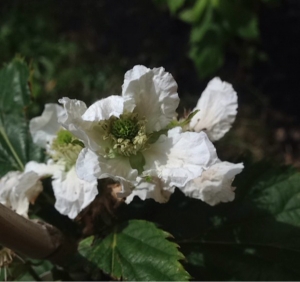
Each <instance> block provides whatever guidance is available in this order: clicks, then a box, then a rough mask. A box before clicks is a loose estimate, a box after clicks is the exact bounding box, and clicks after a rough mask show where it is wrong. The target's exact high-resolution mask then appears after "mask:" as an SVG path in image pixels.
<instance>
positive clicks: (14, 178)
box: [0, 171, 43, 217]
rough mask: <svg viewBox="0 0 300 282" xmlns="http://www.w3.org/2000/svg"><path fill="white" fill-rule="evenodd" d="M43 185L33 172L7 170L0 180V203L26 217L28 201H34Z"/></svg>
mask: <svg viewBox="0 0 300 282" xmlns="http://www.w3.org/2000/svg"><path fill="white" fill-rule="evenodd" d="M42 189H43V187H42V183H41V182H40V180H39V176H38V175H37V174H36V173H35V172H32V171H31V172H27V173H22V172H19V171H11V172H8V173H7V174H6V175H5V176H3V177H2V178H1V180H0V203H1V204H3V205H5V206H7V207H9V208H11V209H12V210H14V211H16V212H17V213H18V214H20V215H22V216H25V217H27V213H28V208H29V203H34V201H35V199H36V198H37V196H38V195H39V194H40V193H41V191H42Z"/></svg>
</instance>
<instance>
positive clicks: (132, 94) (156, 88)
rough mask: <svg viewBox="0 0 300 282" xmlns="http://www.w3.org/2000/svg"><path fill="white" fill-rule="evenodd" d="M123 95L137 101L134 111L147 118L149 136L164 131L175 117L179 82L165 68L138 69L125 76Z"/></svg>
mask: <svg viewBox="0 0 300 282" xmlns="http://www.w3.org/2000/svg"><path fill="white" fill-rule="evenodd" d="M122 96H123V97H124V98H125V99H129V100H131V99H133V100H134V101H135V105H136V108H135V109H134V112H137V113H138V114H139V116H140V117H145V118H146V119H147V121H148V122H147V125H146V130H147V132H148V133H149V132H153V131H159V130H161V129H163V128H165V127H166V126H167V125H168V124H169V123H170V121H171V120H172V119H173V117H174V116H176V109H177V107H178V104H179V97H178V94H177V83H176V82H175V80H174V78H173V77H172V75H171V74H170V73H168V72H165V69H164V68H155V69H152V70H151V69H148V68H146V67H144V66H135V67H134V68H133V69H132V70H130V71H128V72H126V74H125V80H124V84H123V86H122Z"/></svg>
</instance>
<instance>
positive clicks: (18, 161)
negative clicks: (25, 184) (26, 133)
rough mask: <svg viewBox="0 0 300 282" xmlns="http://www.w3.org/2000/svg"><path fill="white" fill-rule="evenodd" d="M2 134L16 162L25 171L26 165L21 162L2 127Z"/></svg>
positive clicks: (0, 131) (0, 129)
mask: <svg viewBox="0 0 300 282" xmlns="http://www.w3.org/2000/svg"><path fill="white" fill-rule="evenodd" d="M0 133H1V134H2V137H3V139H4V140H5V142H6V143H7V146H8V147H9V149H10V150H11V152H12V154H13V156H14V157H15V160H16V161H17V163H18V165H19V168H20V170H21V171H23V170H24V168H25V167H24V165H23V163H22V161H21V160H20V158H19V156H18V154H17V153H16V151H15V149H14V147H13V146H12V144H11V143H10V141H9V139H8V136H7V135H6V133H5V131H4V128H3V127H1V126H0Z"/></svg>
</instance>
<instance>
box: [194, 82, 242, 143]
mask: <svg viewBox="0 0 300 282" xmlns="http://www.w3.org/2000/svg"><path fill="white" fill-rule="evenodd" d="M237 107H238V104H237V94H236V92H235V91H234V89H233V88H232V85H231V84H229V83H227V82H225V81H224V82H222V81H221V80H220V78H218V77H216V78H214V79H212V80H211V81H210V82H209V83H208V85H207V87H206V89H205V90H204V92H203V93H202V95H201V97H200V99H199V100H198V103H197V106H196V108H195V109H194V110H199V112H198V113H197V114H196V115H195V116H194V117H193V118H192V120H191V122H190V129H192V130H194V131H196V132H199V131H202V130H203V131H205V132H206V133H207V135H208V137H209V138H210V140H212V141H216V140H219V139H220V138H222V137H223V136H224V135H225V133H226V132H227V131H228V130H229V129H230V128H231V125H232V123H233V122H234V120H235V116H236V114H237Z"/></svg>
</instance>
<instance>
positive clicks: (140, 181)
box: [125, 170, 174, 204]
mask: <svg viewBox="0 0 300 282" xmlns="http://www.w3.org/2000/svg"><path fill="white" fill-rule="evenodd" d="M143 175H144V176H143V177H137V184H136V186H135V188H134V189H133V190H132V193H131V194H130V195H129V196H128V197H127V198H126V201H125V202H126V203H127V204H129V203H131V201H132V200H133V198H134V197H135V196H138V197H139V198H140V199H142V200H146V199H153V200H155V201H156V202H158V203H166V202H167V201H168V200H169V198H170V196H171V194H172V193H173V190H174V189H169V187H165V183H164V182H163V181H162V180H161V179H160V178H159V177H158V176H157V175H156V171H154V170H152V171H145V172H144V173H143ZM146 179H147V180H146Z"/></svg>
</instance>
